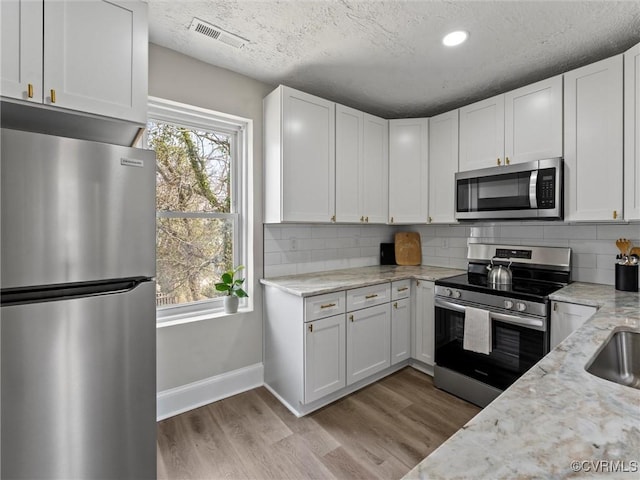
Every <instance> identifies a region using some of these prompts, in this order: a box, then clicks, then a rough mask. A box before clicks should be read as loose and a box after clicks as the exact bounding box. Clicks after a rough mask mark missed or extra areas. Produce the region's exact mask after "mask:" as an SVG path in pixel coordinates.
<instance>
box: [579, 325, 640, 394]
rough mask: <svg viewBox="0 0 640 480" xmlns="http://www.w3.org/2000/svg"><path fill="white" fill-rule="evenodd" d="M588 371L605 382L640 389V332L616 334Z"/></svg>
mask: <svg viewBox="0 0 640 480" xmlns="http://www.w3.org/2000/svg"><path fill="white" fill-rule="evenodd" d="M586 370H587V372H589V373H591V374H592V375H596V376H598V377H600V378H604V379H605V380H609V381H611V382H616V383H619V384H620V385H626V386H629V387H632V388H637V389H640V332H631V331H627V330H623V331H619V332H616V333H614V334H613V335H612V336H611V338H609V340H607V343H605V344H604V346H603V347H602V349H601V350H600V351H599V352H598V353H597V354H596V355H595V356H594V357H593V359H592V360H591V362H589V363H588V364H587V367H586Z"/></svg>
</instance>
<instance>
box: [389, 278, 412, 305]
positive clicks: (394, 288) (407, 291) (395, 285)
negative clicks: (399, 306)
mask: <svg viewBox="0 0 640 480" xmlns="http://www.w3.org/2000/svg"><path fill="white" fill-rule="evenodd" d="M409 295H411V280H408V279H407V280H399V281H397V282H392V283H391V300H400V299H401V298H407V297H408V296H409Z"/></svg>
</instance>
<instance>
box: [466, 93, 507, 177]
mask: <svg viewBox="0 0 640 480" xmlns="http://www.w3.org/2000/svg"><path fill="white" fill-rule="evenodd" d="M503 153H504V95H498V96H495V97H491V98H487V99H486V100H482V101H480V102H476V103H473V104H471V105H466V106H464V107H462V108H460V162H459V166H460V171H461V172H464V171H467V170H475V169H478V168H486V167H494V166H496V165H501V164H502V162H503V161H504V155H503Z"/></svg>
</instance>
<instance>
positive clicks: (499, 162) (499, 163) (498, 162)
mask: <svg viewBox="0 0 640 480" xmlns="http://www.w3.org/2000/svg"><path fill="white" fill-rule="evenodd" d="M497 162H498V165H500V157H498V160H497Z"/></svg>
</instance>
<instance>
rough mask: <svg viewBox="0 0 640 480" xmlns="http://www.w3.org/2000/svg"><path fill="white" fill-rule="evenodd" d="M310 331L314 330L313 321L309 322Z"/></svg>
mask: <svg viewBox="0 0 640 480" xmlns="http://www.w3.org/2000/svg"><path fill="white" fill-rule="evenodd" d="M309 331H310V332H313V323H310V324H309Z"/></svg>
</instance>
